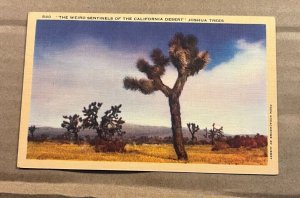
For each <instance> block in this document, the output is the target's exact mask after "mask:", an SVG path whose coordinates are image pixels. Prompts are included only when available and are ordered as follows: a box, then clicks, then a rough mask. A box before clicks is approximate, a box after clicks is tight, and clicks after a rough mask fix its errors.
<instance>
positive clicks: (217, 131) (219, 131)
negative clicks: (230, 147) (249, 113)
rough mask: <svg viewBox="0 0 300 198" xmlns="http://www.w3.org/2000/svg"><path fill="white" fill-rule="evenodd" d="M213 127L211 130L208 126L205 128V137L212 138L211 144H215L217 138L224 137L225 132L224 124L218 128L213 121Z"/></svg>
mask: <svg viewBox="0 0 300 198" xmlns="http://www.w3.org/2000/svg"><path fill="white" fill-rule="evenodd" d="M212 127H213V128H212V129H210V130H209V131H208V130H207V128H206V129H205V131H206V133H205V134H204V137H205V138H209V139H210V140H211V144H212V145H214V144H215V139H220V138H222V137H224V133H223V127H222V126H221V127H220V128H216V127H215V123H213V124H212Z"/></svg>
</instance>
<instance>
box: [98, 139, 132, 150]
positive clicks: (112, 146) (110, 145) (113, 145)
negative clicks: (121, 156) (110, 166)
mask: <svg viewBox="0 0 300 198" xmlns="http://www.w3.org/2000/svg"><path fill="white" fill-rule="evenodd" d="M94 143H95V151H96V152H118V153H123V152H125V145H126V143H125V142H123V141H122V140H119V139H114V140H103V139H101V138H99V137H96V138H95V142H94Z"/></svg>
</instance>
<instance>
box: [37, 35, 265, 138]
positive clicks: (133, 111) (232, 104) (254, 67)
mask: <svg viewBox="0 0 300 198" xmlns="http://www.w3.org/2000/svg"><path fill="white" fill-rule="evenodd" d="M236 47H237V49H238V53H237V54H236V55H235V56H234V57H233V58H232V59H231V60H229V61H228V62H225V63H222V64H220V65H218V66H217V67H215V68H214V69H212V70H209V71H201V72H199V74H198V75H197V76H194V77H191V78H189V79H188V82H187V84H186V86H185V88H184V91H183V93H182V97H181V99H180V100H181V107H182V123H183V124H185V123H187V122H197V123H199V125H200V127H206V126H207V127H210V126H211V124H212V123H213V122H216V123H217V124H220V125H223V126H224V129H225V131H228V132H232V133H256V132H260V133H264V132H265V128H266V126H265V125H266V117H265V113H266V108H265V107H266V101H265V100H266V91H265V89H266V85H265V83H266V82H265V76H266V70H265V69H266V61H265V48H264V46H263V44H262V43H261V42H257V43H248V42H246V41H244V40H239V41H237V43H236ZM147 56H148V54H145V53H139V52H136V53H132V52H131V51H117V50H114V49H111V48H109V47H107V46H106V45H104V44H103V42H97V41H95V40H90V39H87V40H84V41H81V42H78V43H74V44H73V45H72V46H70V48H69V49H67V50H60V49H55V48H53V49H51V50H47V53H43V58H42V59H41V60H39V61H37V64H38V65H36V66H35V69H34V73H33V75H34V78H33V93H32V111H31V123H32V124H37V125H45V126H56V127H59V125H60V123H61V121H62V119H61V118H62V117H61V116H62V115H64V114H73V113H80V112H81V110H82V107H83V106H86V105H88V104H89V103H90V102H92V101H101V102H103V103H104V106H103V108H104V109H107V108H109V107H110V105H113V104H120V103H122V104H123V107H122V109H123V112H122V116H123V117H124V119H125V120H126V121H127V122H128V123H137V124H145V125H164V126H169V125H170V115H169V107H168V102H167V98H165V96H163V94H161V93H159V92H156V93H154V94H152V95H149V96H145V95H143V94H141V93H139V92H132V91H128V90H125V89H123V84H122V80H123V78H124V77H125V76H126V75H129V76H136V77H143V74H141V73H139V72H138V71H137V69H136V68H135V62H136V60H137V59H138V58H140V57H147ZM176 76H177V74H176V71H175V69H174V68H173V67H172V66H168V68H167V72H166V76H164V77H163V81H164V82H165V83H166V84H168V85H170V86H172V85H173V83H174V81H175V78H176ZM104 109H103V110H104Z"/></svg>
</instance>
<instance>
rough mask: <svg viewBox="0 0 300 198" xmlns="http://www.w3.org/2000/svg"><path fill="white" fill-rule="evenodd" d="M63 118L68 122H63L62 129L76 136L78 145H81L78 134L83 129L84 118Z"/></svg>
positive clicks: (75, 116) (77, 116)
mask: <svg viewBox="0 0 300 198" xmlns="http://www.w3.org/2000/svg"><path fill="white" fill-rule="evenodd" d="M63 118H64V119H66V120H64V121H63V123H62V124H61V127H63V128H66V129H67V131H68V132H69V133H71V134H74V137H75V140H76V143H77V144H79V136H78V132H79V131H80V129H81V128H82V125H81V122H82V118H81V117H80V116H79V115H77V114H74V115H73V116H71V115H70V116H63Z"/></svg>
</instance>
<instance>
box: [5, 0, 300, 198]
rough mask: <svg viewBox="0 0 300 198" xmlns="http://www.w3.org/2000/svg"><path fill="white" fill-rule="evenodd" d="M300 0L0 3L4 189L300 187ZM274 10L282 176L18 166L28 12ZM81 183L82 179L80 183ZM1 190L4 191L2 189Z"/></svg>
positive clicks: (267, 190) (221, 192) (249, 190)
mask: <svg viewBox="0 0 300 198" xmlns="http://www.w3.org/2000/svg"><path fill="white" fill-rule="evenodd" d="M299 6H300V3H299V2H298V1H285V2H282V1H272V3H271V2H262V1H230V3H228V1H202V2H196V1H185V3H184V4H183V3H182V2H180V1H161V2H156V1H155V2H154V1H149V2H147V1H122V2H121V3H119V2H117V1H84V2H82V1H60V2H59V3H54V1H39V2H35V1H24V2H19V1H2V2H1V4H0V10H1V13H0V48H1V51H0V63H1V64H0V71H1V72H0V73H1V77H0V79H1V84H0V93H1V100H0V110H1V114H0V116H1V119H0V123H1V130H0V134H1V138H0V152H1V155H0V156H1V161H0V180H1V181H0V192H2V193H11V194H4V195H3V194H2V195H3V196H6V197H7V196H9V195H10V196H14V195H13V193H18V194H48V195H53V197H54V194H61V195H66V196H78V197H83V196H92V197H99V196H103V197H107V196H110V195H111V196H115V197H123V196H127V197H132V196H148V197H153V196H161V197H167V196H168V197H172V196H174V197H175V196H178V197H183V196H185V197H189V196H190V197H195V196H199V195H201V194H202V193H204V195H207V196H208V195H211V196H217V197H218V196H239V197H251V196H252V197H253V196H255V197H258V196H264V197H266V196H270V197H271V196H275V195H277V196H278V197H279V196H281V195H286V196H289V197H290V196H293V195H294V196H296V195H298V196H299V195H300V189H299V187H298V186H299V185H297V184H299V183H300V177H299V174H300V172H299V168H300V165H299V157H300V155H299V153H298V151H299V148H300V146H299V144H298V141H300V135H299V132H298V129H299V126H300V122H299V121H300V119H299V110H300V99H299V95H300V92H299V88H298V87H299V85H300V80H299V79H300V78H299V77H298V76H299V75H298V73H299V70H300V67H299V65H298V63H297V62H299V52H300V49H299V44H300V40H299V39H300V34H299V31H300V28H299V26H300V20H299V15H300V13H299V11H298V9H297V8H298V7H299ZM29 11H43V12H45V11H49V12H50V11H55V12H86V13H87V12H91V13H97V12H98V13H105V12H107V13H143V14H145V13H149V14H150V13H151V14H154V13H155V14H193V15H209V14H211V15H249V16H254V15H257V16H263V15H265V16H275V17H276V23H277V78H278V111H279V159H280V162H279V165H280V170H279V176H255V175H252V176H247V175H222V174H197V173H159V172H142V173H132V172H130V173H128V172H108V171H54V170H51V171H50V170H49V171H48V170H20V169H16V154H17V143H18V131H19V119H20V107H21V90H22V77H23V65H24V64H23V63H24V54H25V30H26V20H27V12H29ZM79 186H80V187H79ZM0 195H1V194H0Z"/></svg>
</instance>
